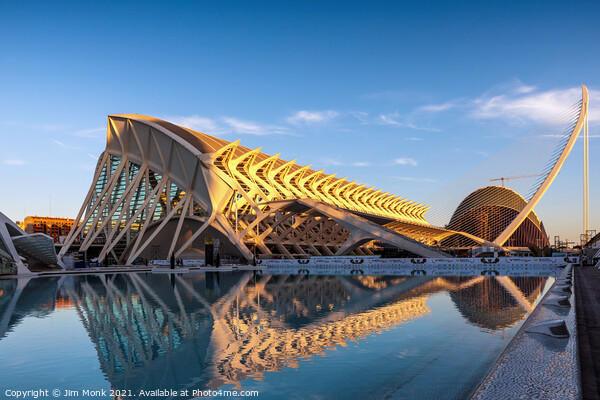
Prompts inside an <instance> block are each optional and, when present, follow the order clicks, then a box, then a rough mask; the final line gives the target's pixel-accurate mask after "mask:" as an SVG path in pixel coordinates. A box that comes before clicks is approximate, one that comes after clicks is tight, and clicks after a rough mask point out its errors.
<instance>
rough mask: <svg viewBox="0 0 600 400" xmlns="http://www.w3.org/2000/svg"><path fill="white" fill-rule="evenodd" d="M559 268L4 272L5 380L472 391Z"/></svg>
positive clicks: (315, 394)
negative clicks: (496, 272)
mask: <svg viewBox="0 0 600 400" xmlns="http://www.w3.org/2000/svg"><path fill="white" fill-rule="evenodd" d="M548 275H551V276H544V277H539V276H536V277H514V276H511V277H507V276H482V275H478V276H472V277H470V276H458V277H457V276H445V277H444V276H356V275H334V276H323V275H317V276H315V275H310V274H309V275H269V274H261V273H260V272H256V271H237V272H199V271H198V272H190V273H185V274H152V273H124V274H99V275H68V276H56V277H40V278H25V279H19V280H16V279H12V280H0V365H2V379H1V380H0V393H3V395H4V393H5V392H6V390H35V389H49V390H50V392H52V390H55V389H58V390H60V391H61V393H63V394H64V393H65V391H66V390H72V391H74V392H73V393H76V394H77V395H78V396H79V398H85V397H84V396H82V393H83V391H84V390H96V391H101V390H105V391H106V393H107V395H106V396H104V397H94V398H112V397H111V396H110V390H111V389H113V390H124V391H125V392H115V393H113V394H122V396H121V398H122V399H126V398H153V399H159V398H174V399H184V398H194V397H197V396H196V395H197V393H198V392H197V391H199V390H202V391H203V390H208V389H210V390H222V391H226V390H228V391H233V390H244V391H257V392H258V393H259V398H261V399H263V398H265V399H269V398H272V399H280V398H291V399H304V398H315V399H336V398H343V399H352V398H356V399H364V398H384V397H387V398H402V399H412V398H415V399H436V398H439V399H462V398H466V397H468V396H469V394H470V393H471V392H472V391H473V390H474V389H475V388H476V386H477V385H478V383H479V382H480V381H481V379H483V377H484V376H485V375H486V373H487V372H488V370H489V369H490V367H491V366H492V364H493V363H494V361H495V360H496V359H497V358H498V356H499V355H500V354H501V353H502V351H503V350H504V348H505V347H506V345H507V344H508V342H509V341H510V339H511V338H512V337H513V336H514V334H515V333H516V332H517V330H518V329H519V327H520V325H521V324H522V323H523V321H524V320H525V319H526V318H527V316H528V315H529V313H530V312H531V311H532V310H533V309H534V308H535V306H536V304H537V302H538V301H539V300H540V299H541V297H542V296H543V294H544V293H545V291H546V290H547V289H548V288H549V287H550V285H551V284H552V282H553V281H554V278H553V276H555V274H548ZM153 390H162V392H151V391H153ZM142 391H144V392H142ZM175 391H176V392H175ZM195 391H196V392H195ZM222 393H224V392H222ZM194 394H196V395H194ZM76 397H77V396H75V398H76ZM223 397H226V396H223ZM115 398H117V397H116V396H115Z"/></svg>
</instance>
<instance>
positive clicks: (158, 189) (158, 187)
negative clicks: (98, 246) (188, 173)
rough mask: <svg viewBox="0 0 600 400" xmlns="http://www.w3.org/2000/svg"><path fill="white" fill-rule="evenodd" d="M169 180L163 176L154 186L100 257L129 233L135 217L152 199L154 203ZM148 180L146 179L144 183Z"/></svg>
mask: <svg viewBox="0 0 600 400" xmlns="http://www.w3.org/2000/svg"><path fill="white" fill-rule="evenodd" d="M168 180H169V179H168V178H167V177H166V176H163V177H162V178H161V180H160V182H159V183H158V185H156V187H155V188H154V190H152V192H151V193H150V195H146V200H145V201H144V203H142V205H141V206H140V208H139V209H138V210H137V211H136V212H135V214H133V216H132V217H131V218H130V219H129V221H128V222H127V225H125V227H124V228H123V230H122V231H121V232H120V233H119V234H118V235H117V237H116V238H115V239H114V240H113V241H112V242H111V243H110V244H109V243H107V245H108V247H107V246H104V249H102V252H103V253H100V254H101V255H102V256H105V255H106V253H108V252H109V251H111V250H112V249H113V247H114V246H115V245H116V244H117V243H118V242H119V240H121V238H122V237H123V235H124V234H125V233H128V232H129V229H130V228H131V225H133V223H134V222H135V220H136V219H137V217H139V216H140V214H141V213H142V211H144V210H145V209H146V208H147V207H148V205H149V204H150V202H151V201H152V199H154V202H153V203H152V204H155V203H156V200H157V199H156V198H155V197H156V196H158V193H160V192H162V190H163V188H164V186H165V184H166V182H167V181H168ZM147 181H148V180H147V179H146V182H147ZM146 187H147V186H146Z"/></svg>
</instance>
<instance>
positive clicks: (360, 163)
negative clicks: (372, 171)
mask: <svg viewBox="0 0 600 400" xmlns="http://www.w3.org/2000/svg"><path fill="white" fill-rule="evenodd" d="M320 164H322V165H333V166H336V167H339V166H343V165H346V166H352V167H368V166H370V165H371V163H370V162H368V161H355V162H352V163H350V164H348V163H345V162H343V161H340V160H338V159H336V158H322V159H321V160H320Z"/></svg>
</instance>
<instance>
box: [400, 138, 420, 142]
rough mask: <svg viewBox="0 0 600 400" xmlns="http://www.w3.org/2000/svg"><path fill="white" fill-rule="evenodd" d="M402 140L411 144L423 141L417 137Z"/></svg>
mask: <svg viewBox="0 0 600 400" xmlns="http://www.w3.org/2000/svg"><path fill="white" fill-rule="evenodd" d="M404 140H408V141H411V142H420V141H422V140H423V138H418V137H409V138H406V139H404Z"/></svg>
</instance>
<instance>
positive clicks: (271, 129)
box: [223, 117, 293, 136]
mask: <svg viewBox="0 0 600 400" xmlns="http://www.w3.org/2000/svg"><path fill="white" fill-rule="evenodd" d="M223 122H225V124H227V125H228V126H229V127H230V128H231V129H232V130H233V132H235V133H241V134H248V135H257V136H264V135H290V134H293V132H292V131H290V130H289V129H288V128H286V127H282V126H274V125H261V124H259V123H257V122H254V121H245V120H242V119H238V118H231V117H226V118H223Z"/></svg>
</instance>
